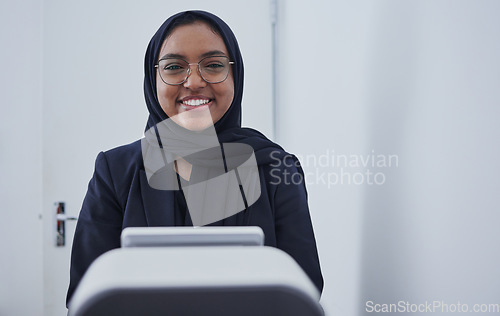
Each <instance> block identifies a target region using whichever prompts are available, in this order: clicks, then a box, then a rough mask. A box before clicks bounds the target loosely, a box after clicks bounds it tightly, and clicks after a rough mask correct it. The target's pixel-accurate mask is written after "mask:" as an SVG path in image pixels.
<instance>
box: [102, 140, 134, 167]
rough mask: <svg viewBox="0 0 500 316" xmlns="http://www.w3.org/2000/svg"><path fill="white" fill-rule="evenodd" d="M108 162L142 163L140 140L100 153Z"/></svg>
mask: <svg viewBox="0 0 500 316" xmlns="http://www.w3.org/2000/svg"><path fill="white" fill-rule="evenodd" d="M102 154H103V155H104V156H105V157H106V159H107V160H108V162H114V163H122V164H123V163H131V162H142V152H141V140H136V141H134V142H133V143H130V144H126V145H122V146H119V147H115V148H113V149H110V150H107V151H104V152H103V153H102Z"/></svg>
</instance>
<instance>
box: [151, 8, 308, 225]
mask: <svg viewBox="0 0 500 316" xmlns="http://www.w3.org/2000/svg"><path fill="white" fill-rule="evenodd" d="M189 16H190V17H189ZM193 17H194V20H195V21H196V20H201V21H204V22H207V23H208V24H209V25H210V26H211V27H213V28H215V29H216V30H217V31H218V32H217V33H218V34H219V35H220V36H221V37H222V39H223V40H224V43H225V45H226V48H227V50H228V53H229V57H230V59H231V60H232V61H234V62H235V63H234V65H233V66H232V67H233V68H232V71H233V80H234V98H233V101H232V103H231V105H230V107H229V108H228V110H227V111H226V113H225V114H224V115H223V117H222V118H221V119H220V120H219V121H217V122H216V123H215V124H214V127H215V132H216V134H217V138H218V142H219V143H220V144H223V143H243V144H247V145H250V146H251V147H252V148H253V151H254V153H255V158H256V161H257V164H258V165H259V166H263V165H268V164H271V163H275V162H276V159H283V158H284V157H285V156H286V155H289V154H287V153H286V152H285V151H284V150H283V148H281V147H280V146H279V145H277V144H275V143H274V142H272V141H270V140H269V139H268V138H266V137H265V136H264V135H263V134H262V133H260V132H258V131H256V130H254V129H250V128H242V127H241V101H242V97H243V59H242V57H241V53H240V49H239V46H238V42H237V40H236V37H235V36H234V34H233V32H232V31H231V29H230V28H229V26H228V25H227V24H226V23H225V22H224V21H222V20H221V19H220V18H218V17H217V16H215V15H213V14H211V13H208V12H205V11H186V12H181V13H178V14H176V15H173V16H172V17H170V18H169V19H167V20H166V21H165V22H164V23H163V24H162V25H161V27H160V28H159V29H158V31H157V32H156V33H155V35H154V36H153V38H152V39H151V41H150V43H149V45H148V48H147V51H146V57H145V63H144V72H145V77H144V95H145V99H146V104H147V107H148V110H149V117H148V121H147V126H146V131H148V130H150V129H152V128H155V129H156V135H157V138H158V145H160V147H163V146H165V144H163V145H162V138H161V137H160V135H159V134H158V126H160V125H159V123H162V122H166V121H165V120H167V119H168V118H169V117H168V116H167V115H166V113H165V112H164V111H163V109H162V108H161V106H160V103H159V101H158V96H157V94H156V68H155V64H156V62H157V61H158V58H159V53H160V49H161V46H162V44H163V42H164V41H165V38H166V37H167V36H168V35H169V34H170V33H171V31H172V30H173V29H174V28H175V27H176V26H177V25H179V23H178V22H177V21H178V19H182V20H184V19H191V20H193ZM176 22H177V23H176ZM181 23H182V22H181ZM184 24H185V23H184ZM168 121H171V120H168ZM169 124H171V122H170V123H169ZM174 124H175V123H174ZM167 125H168V124H167ZM163 127H165V126H163ZM177 128H180V129H184V128H183V127H181V126H179V125H177V126H176V127H175V128H172V129H177ZM189 133H197V132H192V131H188V130H186V129H184V131H183V134H184V135H186V134H189ZM174 134H175V132H174ZM174 137H175V135H174ZM163 142H171V143H172V142H173V143H175V140H174V141H172V139H166V140H163ZM174 146H175V145H174ZM290 157H292V159H294V160H295V163H296V165H297V166H299V165H298V162H297V160H296V158H295V157H294V156H293V155H290ZM185 159H186V160H188V159H187V158H185ZM188 161H189V160H188ZM195 166H196V164H194V165H193V167H195ZM298 170H299V172H302V169H301V168H300V167H298ZM177 180H178V181H180V178H179V176H178V175H177ZM260 183H261V186H267V185H268V183H267V181H265V179H261V181H260ZM179 186H180V182H179ZM261 189H262V190H265V189H266V188H265V187H261ZM165 194H173V197H174V199H173V200H174V201H175V202H174V205H173V207H174V214H175V225H189V226H191V225H193V224H192V221H191V219H190V216H189V213H188V212H186V210H187V207H186V202H185V199H184V197H183V192H182V190H181V191H165ZM260 207H263V206H260ZM264 207H265V208H269V207H270V205H269V204H267V203H266V206H264ZM248 223H249V215H248V211H247V210H246V209H245V211H244V212H240V213H237V214H236V215H233V216H230V217H228V218H225V219H223V220H220V221H218V222H214V223H212V224H210V225H223V226H226V225H230V226H235V225H247V224H248Z"/></svg>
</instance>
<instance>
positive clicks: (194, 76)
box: [183, 64, 207, 90]
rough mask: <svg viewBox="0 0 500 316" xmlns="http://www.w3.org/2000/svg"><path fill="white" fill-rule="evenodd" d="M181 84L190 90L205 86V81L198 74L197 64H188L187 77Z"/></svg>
mask: <svg viewBox="0 0 500 316" xmlns="http://www.w3.org/2000/svg"><path fill="white" fill-rule="evenodd" d="M183 85H184V87H185V88H187V89H191V90H196V89H200V88H204V87H206V86H207V82H206V81H205V80H203V78H202V77H201V75H200V71H199V69H198V64H191V65H189V72H188V77H187V79H186V81H185V82H184V84H183Z"/></svg>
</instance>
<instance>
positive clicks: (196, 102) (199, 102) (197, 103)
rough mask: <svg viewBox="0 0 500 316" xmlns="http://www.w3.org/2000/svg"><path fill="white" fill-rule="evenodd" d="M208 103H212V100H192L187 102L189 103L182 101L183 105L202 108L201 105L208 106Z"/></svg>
mask: <svg viewBox="0 0 500 316" xmlns="http://www.w3.org/2000/svg"><path fill="white" fill-rule="evenodd" d="M208 102H210V100H207V99H204V100H201V99H191V100H187V101H182V104H186V105H189V106H200V105H204V104H207V103H208Z"/></svg>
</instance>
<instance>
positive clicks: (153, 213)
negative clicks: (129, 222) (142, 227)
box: [140, 170, 175, 226]
mask: <svg viewBox="0 0 500 316" xmlns="http://www.w3.org/2000/svg"><path fill="white" fill-rule="evenodd" d="M140 182H141V195H142V202H143V205H144V212H145V215H146V221H147V223H148V226H174V224H175V219H174V191H167V190H156V189H153V188H151V187H150V186H149V183H148V180H147V177H146V172H145V171H144V170H140Z"/></svg>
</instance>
